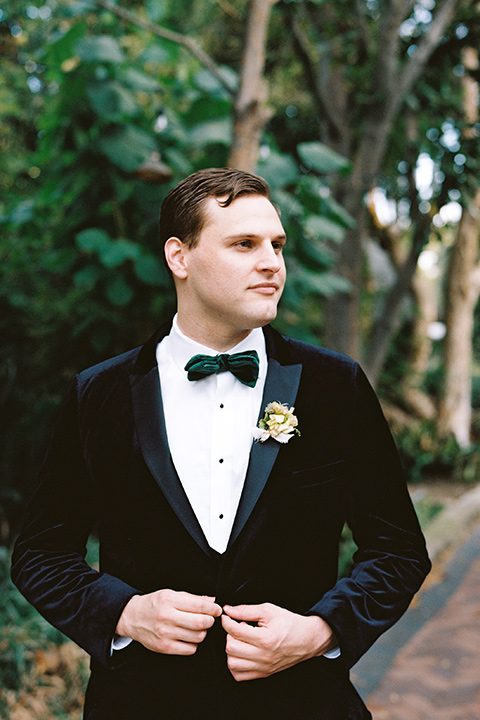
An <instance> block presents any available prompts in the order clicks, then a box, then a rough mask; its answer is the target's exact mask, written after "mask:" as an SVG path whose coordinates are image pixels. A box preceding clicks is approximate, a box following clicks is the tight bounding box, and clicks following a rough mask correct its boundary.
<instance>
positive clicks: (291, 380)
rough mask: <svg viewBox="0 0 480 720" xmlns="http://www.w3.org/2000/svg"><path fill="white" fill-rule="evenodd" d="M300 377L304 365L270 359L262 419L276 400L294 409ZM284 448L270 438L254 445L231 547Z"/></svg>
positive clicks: (231, 537)
mask: <svg viewBox="0 0 480 720" xmlns="http://www.w3.org/2000/svg"><path fill="white" fill-rule="evenodd" d="M301 374H302V366H301V365H280V363H279V362H278V361H277V360H275V359H273V358H270V359H269V361H268V372H267V377H266V380H265V388H264V390H263V399H262V409H261V413H260V416H263V413H264V409H265V406H266V405H268V403H269V402H273V401H274V400H277V401H278V402H281V403H286V404H287V405H295V399H296V397H297V392H298V386H299V383H300V376H301ZM259 419H260V418H259ZM281 447H282V445H281V443H279V442H277V441H276V440H273V439H271V438H270V439H269V440H267V441H266V442H265V443H260V442H254V443H253V445H252V450H251V452H250V462H249V465H248V470H247V475H246V478H245V484H244V486H243V492H242V496H241V498H240V503H239V505H238V510H237V514H236V516H235V522H234V523H233V528H232V533H231V535H230V540H229V543H228V546H229V547H230V546H231V545H232V544H233V543H234V542H235V540H236V539H237V537H238V535H239V534H240V532H241V531H242V529H243V527H244V525H245V523H246V522H247V520H248V518H249V516H250V513H251V512H252V510H253V508H254V507H255V504H256V502H257V500H258V498H259V497H260V495H261V492H262V490H263V488H264V487H265V483H266V482H267V480H268V476H269V475H270V472H271V470H272V468H273V464H274V462H275V460H276V459H277V455H278V453H279V451H280V449H281Z"/></svg>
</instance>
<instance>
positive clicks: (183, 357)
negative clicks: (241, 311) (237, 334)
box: [165, 315, 267, 378]
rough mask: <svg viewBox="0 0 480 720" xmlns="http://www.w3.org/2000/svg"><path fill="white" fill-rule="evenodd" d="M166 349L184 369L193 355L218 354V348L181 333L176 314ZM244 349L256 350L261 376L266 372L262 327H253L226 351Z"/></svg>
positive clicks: (240, 350)
mask: <svg viewBox="0 0 480 720" xmlns="http://www.w3.org/2000/svg"><path fill="white" fill-rule="evenodd" d="M165 339H166V340H168V351H169V353H170V355H171V357H172V359H173V361H174V363H175V364H176V365H177V366H178V367H179V368H180V369H181V370H184V368H185V365H186V364H187V362H188V361H189V360H190V358H191V357H193V356H194V355H219V354H220V353H219V352H218V350H213V349H212V348H209V347H207V346H206V345H202V344H201V343H198V342H196V340H192V339H191V338H189V337H187V336H186V335H184V334H183V332H182V331H181V330H180V328H179V327H178V322H177V315H175V317H174V318H173V323H172V329H171V330H170V333H169V335H168V336H167V338H165ZM245 350H256V351H257V353H258V357H259V360H260V368H259V377H260V378H263V377H265V376H266V373H267V350H266V345H265V336H264V334H263V330H262V328H254V329H253V330H251V331H250V333H249V334H248V335H247V337H246V338H244V339H243V340H242V341H241V342H239V343H238V344H237V345H235V347H233V348H231V349H230V350H229V351H228V355H231V354H232V353H237V352H244V351H245ZM185 375H186V373H185Z"/></svg>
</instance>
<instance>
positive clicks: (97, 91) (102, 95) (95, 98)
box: [87, 82, 138, 121]
mask: <svg viewBox="0 0 480 720" xmlns="http://www.w3.org/2000/svg"><path fill="white" fill-rule="evenodd" d="M87 97H88V99H89V100H90V104H91V106H92V108H93V109H94V110H95V112H96V113H97V115H99V116H100V117H103V118H106V119H108V120H110V121H115V120H118V119H120V118H121V117H122V116H125V115H127V116H131V115H134V114H135V112H136V111H137V110H138V105H137V102H136V100H135V98H134V96H133V95H132V94H131V93H130V92H129V91H128V90H126V89H125V88H124V87H122V86H121V85H120V83H117V82H106V83H103V82H96V83H91V84H90V85H89V86H88V88H87Z"/></svg>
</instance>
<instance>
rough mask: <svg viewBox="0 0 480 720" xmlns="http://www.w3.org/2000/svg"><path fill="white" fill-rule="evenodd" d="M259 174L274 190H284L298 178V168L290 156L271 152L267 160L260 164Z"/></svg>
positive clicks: (258, 166)
mask: <svg viewBox="0 0 480 720" xmlns="http://www.w3.org/2000/svg"><path fill="white" fill-rule="evenodd" d="M257 172H258V174H259V175H261V176H262V177H263V178H264V179H265V180H266V181H267V182H268V184H269V185H270V187H271V188H272V189H277V188H284V187H286V186H287V185H291V184H292V183H294V182H295V181H296V180H297V178H298V168H297V165H296V163H295V161H294V159H293V158H292V157H291V156H290V155H282V154H281V153H277V152H275V151H272V152H270V154H269V156H268V157H267V158H265V160H261V161H260V162H259V163H258V165H257Z"/></svg>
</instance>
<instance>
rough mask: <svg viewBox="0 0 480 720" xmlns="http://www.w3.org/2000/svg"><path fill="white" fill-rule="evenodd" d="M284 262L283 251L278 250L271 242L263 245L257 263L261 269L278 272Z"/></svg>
mask: <svg viewBox="0 0 480 720" xmlns="http://www.w3.org/2000/svg"><path fill="white" fill-rule="evenodd" d="M282 263H283V258H282V255H281V253H278V252H276V251H275V248H274V247H273V245H272V244H271V243H268V244H265V245H264V246H262V252H261V255H260V257H259V260H258V263H257V267H258V269H259V270H263V271H264V272H266V271H269V272H272V273H277V272H278V271H279V270H280V268H281V267H282Z"/></svg>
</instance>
